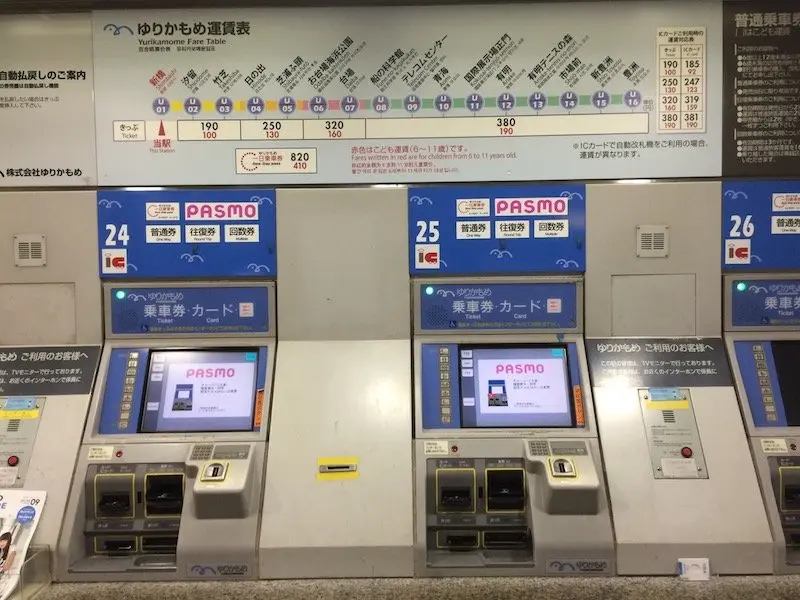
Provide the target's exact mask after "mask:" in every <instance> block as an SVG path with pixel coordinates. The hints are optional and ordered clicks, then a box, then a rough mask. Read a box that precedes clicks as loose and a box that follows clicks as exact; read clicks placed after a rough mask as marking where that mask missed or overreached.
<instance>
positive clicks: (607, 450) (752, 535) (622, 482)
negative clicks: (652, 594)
mask: <svg viewBox="0 0 800 600" xmlns="http://www.w3.org/2000/svg"><path fill="white" fill-rule="evenodd" d="M593 391H594V400H595V407H596V411H597V424H598V429H599V432H600V442H601V443H602V447H603V462H604V465H605V474H606V479H607V481H608V490H609V498H610V502H611V506H612V516H613V519H614V530H615V535H616V542H617V567H618V573H619V574H620V575H675V574H676V573H677V562H678V559H679V558H685V557H704V558H709V559H710V561H711V565H712V569H713V572H714V573H715V574H720V575H724V574H755V573H771V572H772V570H773V557H772V535H771V533H770V528H769V525H768V522H767V518H766V514H765V511H764V502H763V500H762V498H761V493H760V490H759V485H758V479H757V477H756V472H755V468H754V467H753V461H752V457H751V454H750V449H749V445H748V443H747V438H746V435H745V430H744V427H743V425H742V418H741V413H740V412H739V407H738V403H737V399H736V395H735V393H734V391H733V388H732V387H696V388H691V389H689V392H690V395H691V398H692V404H693V408H694V413H695V420H696V422H697V431H698V432H699V436H700V440H701V442H702V449H703V455H704V458H705V462H706V466H707V471H708V479H698V478H695V479H656V478H655V477H654V476H653V464H652V460H651V458H650V451H649V448H650V446H649V443H648V438H647V434H646V431H645V427H644V421H643V419H642V409H641V404H640V398H639V389H638V388H628V387H624V386H622V387H620V386H613V385H609V386H608V387H604V388H594V390H593Z"/></svg>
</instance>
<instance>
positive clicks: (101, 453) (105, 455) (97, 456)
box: [86, 446, 114, 462]
mask: <svg viewBox="0 0 800 600" xmlns="http://www.w3.org/2000/svg"><path fill="white" fill-rule="evenodd" d="M113 456H114V446H89V452H88V454H87V456H86V460H88V461H89V462H92V461H98V460H111V459H112V458H113Z"/></svg>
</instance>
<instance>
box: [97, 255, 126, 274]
mask: <svg viewBox="0 0 800 600" xmlns="http://www.w3.org/2000/svg"><path fill="white" fill-rule="evenodd" d="M101 260H102V264H101V269H100V270H101V272H102V273H103V274H105V275H120V274H124V273H127V272H128V251H127V250H103V252H102V256H101Z"/></svg>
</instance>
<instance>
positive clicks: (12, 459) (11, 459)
mask: <svg viewBox="0 0 800 600" xmlns="http://www.w3.org/2000/svg"><path fill="white" fill-rule="evenodd" d="M7 462H8V466H9V467H16V466H17V465H18V464H19V457H17V456H9V457H8V461H7Z"/></svg>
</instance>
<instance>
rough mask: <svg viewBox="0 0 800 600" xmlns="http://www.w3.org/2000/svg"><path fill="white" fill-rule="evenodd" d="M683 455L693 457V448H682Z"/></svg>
mask: <svg viewBox="0 0 800 600" xmlns="http://www.w3.org/2000/svg"><path fill="white" fill-rule="evenodd" d="M681 456H683V458H692V449H691V448H688V447H686V448H681Z"/></svg>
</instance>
